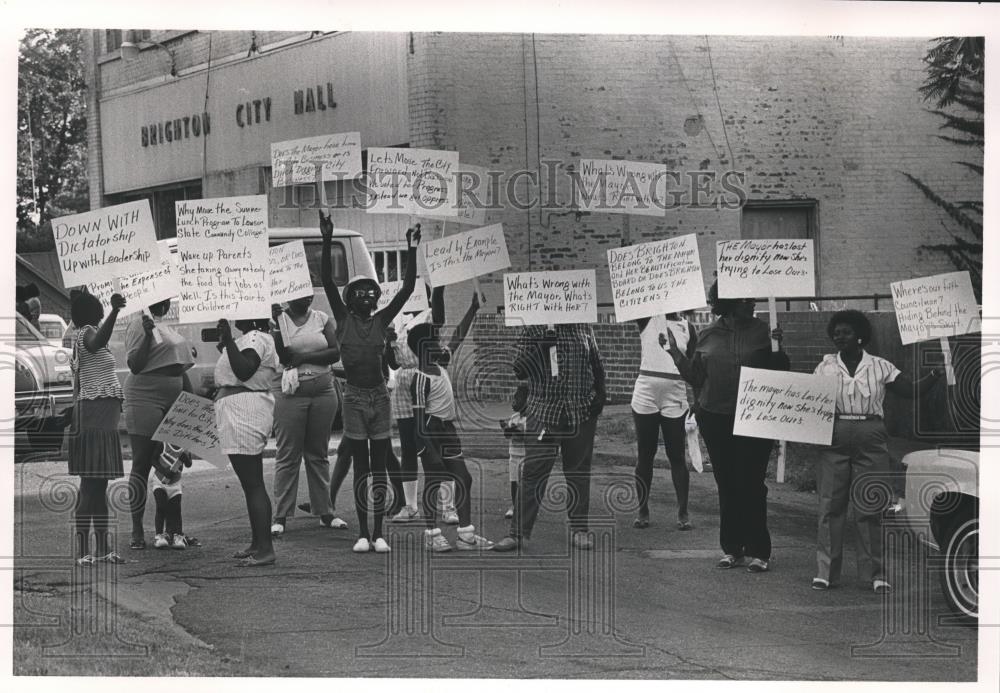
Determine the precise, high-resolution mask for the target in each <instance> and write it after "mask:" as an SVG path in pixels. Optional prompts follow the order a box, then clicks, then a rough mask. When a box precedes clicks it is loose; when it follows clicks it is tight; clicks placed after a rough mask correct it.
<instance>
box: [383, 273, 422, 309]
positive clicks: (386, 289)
mask: <svg viewBox="0 0 1000 693" xmlns="http://www.w3.org/2000/svg"><path fill="white" fill-rule="evenodd" d="M379 287H381V289H382V295H381V296H379V298H378V306H377V307H376V308H375V310H376V311H379V310H382V309H383V308H385V307H386V306H387V305H389V303H390V302H391V301H392V299H393V298H394V297H395V296H396V294H398V293H399V290H400V289H402V288H403V281H402V280H399V281H391V282H380V283H379ZM427 307H428V304H427V290H426V289H425V288H424V284H423V282H417V285H416V288H414V289H413V293H411V294H410V297H409V298H408V299H406V303H405V304H403V310H401V311H399V312H400V313H419V312H420V311H423V310H427Z"/></svg>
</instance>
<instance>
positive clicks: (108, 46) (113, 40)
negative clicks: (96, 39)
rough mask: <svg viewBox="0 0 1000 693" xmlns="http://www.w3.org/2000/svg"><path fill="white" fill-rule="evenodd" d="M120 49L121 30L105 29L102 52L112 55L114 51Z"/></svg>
mask: <svg viewBox="0 0 1000 693" xmlns="http://www.w3.org/2000/svg"><path fill="white" fill-rule="evenodd" d="M121 47H122V30H121V29H105V30H104V52H105V53H114V52H115V51H116V50H118V49H119V48H121Z"/></svg>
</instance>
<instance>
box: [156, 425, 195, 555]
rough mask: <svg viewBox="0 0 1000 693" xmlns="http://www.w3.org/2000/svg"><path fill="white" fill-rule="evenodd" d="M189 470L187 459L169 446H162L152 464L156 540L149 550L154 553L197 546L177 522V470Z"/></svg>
mask: <svg viewBox="0 0 1000 693" xmlns="http://www.w3.org/2000/svg"><path fill="white" fill-rule="evenodd" d="M190 466H191V455H190V454H188V453H187V452H185V451H184V450H183V449H181V448H179V447H177V446H176V445H171V444H170V443H165V444H164V446H163V452H162V453H161V454H160V456H159V457H158V458H156V459H155V460H154V462H153V468H154V469H155V471H154V473H153V499H154V500H155V501H156V519H155V520H154V524H155V528H156V537H155V538H154V539H153V546H154V547H155V548H157V549H166V548H168V547H169V548H171V549H177V550H183V549H186V548H187V547H188V546H200V545H201V543H200V542H199V541H198V540H197V539H195V538H194V537H187V536H184V525H183V522H182V520H181V494H182V492H183V490H182V488H181V470H182V469H183V468H184V467H190Z"/></svg>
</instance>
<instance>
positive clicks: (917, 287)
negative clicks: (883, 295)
mask: <svg viewBox="0 0 1000 693" xmlns="http://www.w3.org/2000/svg"><path fill="white" fill-rule="evenodd" d="M890 287H891V289H892V302H893V305H894V306H895V308H896V322H897V323H898V324H899V336H900V339H901V340H902V342H903V344H913V343H914V342H919V341H922V340H925V339H934V338H936V337H954V336H957V335H961V334H968V333H969V332H977V331H978V330H980V329H981V328H980V323H979V307H978V304H977V303H976V294H975V292H974V291H973V290H972V280H971V279H970V277H969V273H968V272H967V271H966V272H948V273H947V274H936V275H934V276H932V277H920V278H919V279H907V280H904V281H899V282H892V284H891V285H890Z"/></svg>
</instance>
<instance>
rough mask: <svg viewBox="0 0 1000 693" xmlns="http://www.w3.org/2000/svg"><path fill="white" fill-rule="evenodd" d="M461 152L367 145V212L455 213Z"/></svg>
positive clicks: (444, 215) (425, 215)
mask: <svg viewBox="0 0 1000 693" xmlns="http://www.w3.org/2000/svg"><path fill="white" fill-rule="evenodd" d="M457 170H458V152H445V151H438V150H435V149H394V148H385V147H370V148H369V149H368V210H367V211H368V213H369V214H409V215H416V216H424V217H454V216H456V215H457V214H458V188H457V186H456V185H455V176H454V174H455V171H457Z"/></svg>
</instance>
